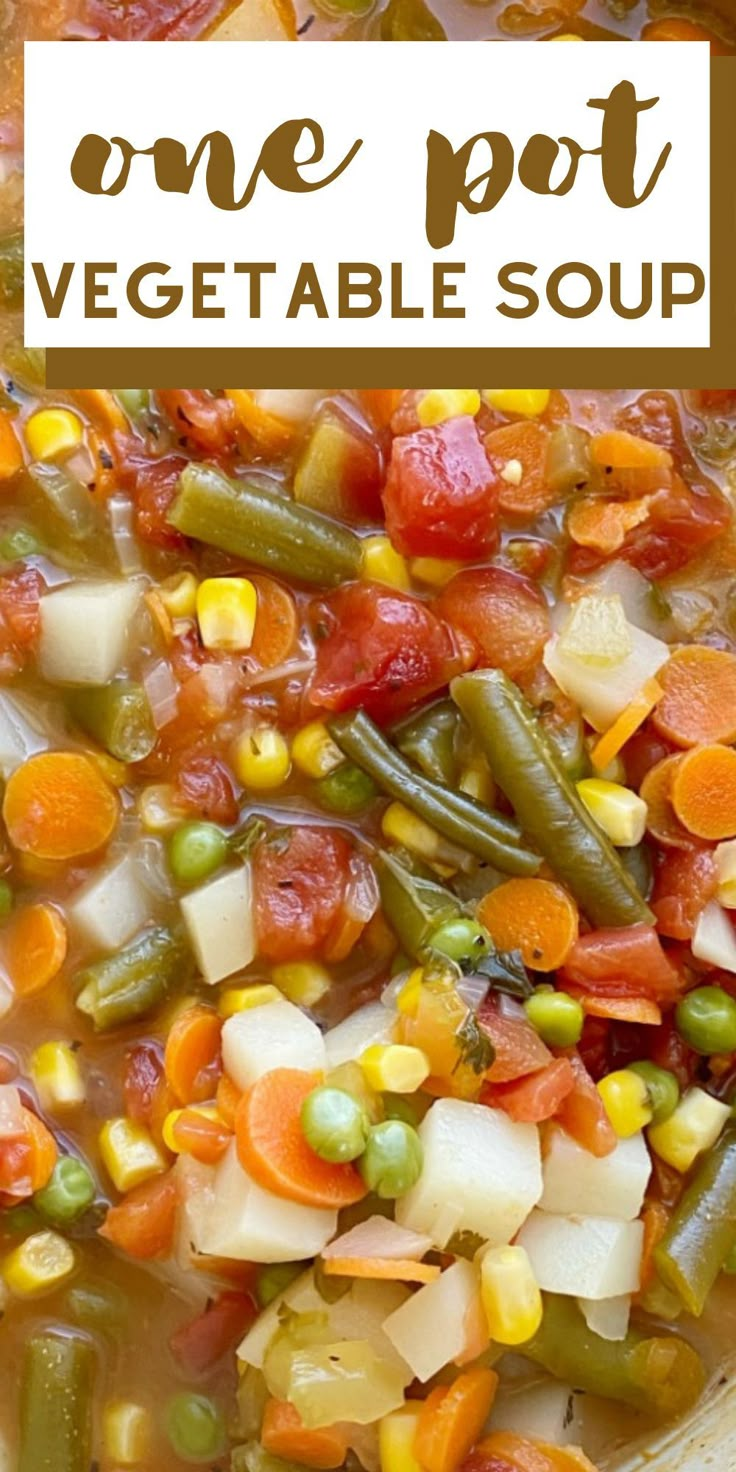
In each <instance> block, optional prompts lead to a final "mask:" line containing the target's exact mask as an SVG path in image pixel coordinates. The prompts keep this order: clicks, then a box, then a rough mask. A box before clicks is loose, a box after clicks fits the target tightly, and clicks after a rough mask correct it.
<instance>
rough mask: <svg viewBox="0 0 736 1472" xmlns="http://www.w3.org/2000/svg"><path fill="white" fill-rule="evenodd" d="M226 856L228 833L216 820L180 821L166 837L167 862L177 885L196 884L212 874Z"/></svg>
mask: <svg viewBox="0 0 736 1472" xmlns="http://www.w3.org/2000/svg"><path fill="white" fill-rule="evenodd" d="M226 858H227V834H225V833H223V831H222V829H221V828H218V827H217V824H216V823H204V822H201V821H199V820H198V819H196V818H195V819H193V820H192V822H190V823H182V824H181V826H180V827H179V828H177V829H176V831H175V832H174V833H172V835H171V838H170V840H169V864H170V865H171V872H172V874H173V876H174V878H175V879H176V880H177V881H178V883H179V884H197V883H198V882H199V880H200V879H206V878H207V877H208V875H210V874H214V872H215V869H219V868H220V865H221V864H224V862H225V859H226Z"/></svg>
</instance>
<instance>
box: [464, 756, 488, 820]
mask: <svg viewBox="0 0 736 1472" xmlns="http://www.w3.org/2000/svg"><path fill="white" fill-rule="evenodd" d="M458 786H459V788H460V791H461V792H465V793H467V795H468V797H474V798H475V800H476V802H482V803H485V805H486V807H490V806H492V804H493V800H494V798H495V795H496V784H495V782H494V780H493V777H492V775H491V769H490V767H489V765H488V762H487V761H486V759H485V757H484V756H483V755H482V753H481V752H478V753H477V754H476V755H475V756H472V757H470V758H469V760H468V761H466V762H465V763H464V765H463V767H462V770H461V772H460V781H459V783H458Z"/></svg>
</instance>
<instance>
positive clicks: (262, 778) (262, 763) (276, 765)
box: [232, 726, 291, 792]
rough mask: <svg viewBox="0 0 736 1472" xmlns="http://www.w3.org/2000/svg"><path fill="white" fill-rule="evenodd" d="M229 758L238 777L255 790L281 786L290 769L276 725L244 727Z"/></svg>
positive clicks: (288, 758) (289, 759) (289, 761)
mask: <svg viewBox="0 0 736 1472" xmlns="http://www.w3.org/2000/svg"><path fill="white" fill-rule="evenodd" d="M232 762H233V768H234V770H235V775H236V777H237V779H238V781H239V782H242V784H243V786H244V787H252V788H254V789H255V790H256V791H257V792H270V791H271V790H272V789H273V788H274V787H281V786H282V785H283V783H284V782H285V781H286V779H287V777H288V775H289V772H290V771H291V757H290V755H289V748H288V746H287V744H286V741H285V740H284V737H283V736H282V735H281V732H280V731H278V730H277V729H276V727H275V726H256V727H255V729H254V730H251V731H244V732H243V733H242V735H241V736H239V737H238V739H237V741H236V742H235V745H234V747H233V753H232Z"/></svg>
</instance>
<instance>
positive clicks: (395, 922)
mask: <svg viewBox="0 0 736 1472" xmlns="http://www.w3.org/2000/svg"><path fill="white" fill-rule="evenodd" d="M376 872H377V875H378V887H379V889H380V891H381V904H382V906H383V912H384V915H385V916H386V919H387V921H388V923H389V925H390V926H391V929H392V930H393V932H394V934H395V935H396V937H397V939H398V941H399V944H400V945H401V947H402V949H403V950H404V951H405V952H406V954H407V956H411V958H412V960H414V961H416V960H418V959H419V957H420V956H421V955H422V953H423V952H424V951H425V950H426V949H427V946H428V945H429V940H430V936H431V935H432V933H433V932H434V931H435V930H436V929H437V926H438V925H441V924H442V923H443V922H444V921H446V920H454V919H457V917H458V916H459V915H461V914H462V906H461V904H460V901H459V900H458V899H456V897H455V895H454V894H451V893H450V891H449V889H445V888H444V886H443V885H441V884H436V883H435V882H434V880H432V879H424V878H422V877H420V876H419V875H417V874H412V873H410V871H409V870H408V869H406V868H405V867H404V865H403V864H401V863H399V861H398V859H396V858H394V856H393V854H389V853H386V852H385V851H381V852H380V853H379V854H378V856H377V862H376Z"/></svg>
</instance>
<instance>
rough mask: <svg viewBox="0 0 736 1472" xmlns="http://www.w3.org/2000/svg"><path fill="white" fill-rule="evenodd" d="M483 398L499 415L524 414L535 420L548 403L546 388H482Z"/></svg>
mask: <svg viewBox="0 0 736 1472" xmlns="http://www.w3.org/2000/svg"><path fill="white" fill-rule="evenodd" d="M483 397H484V399H486V400H487V402H488V403H489V404H490V406H491V408H492V409H498V412H499V414H524V415H525V416H526V417H527V418H528V419H536V417H537V415H538V414H543V413H544V411H545V409H546V408H547V405H548V403H549V389H548V388H484V390H483Z"/></svg>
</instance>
